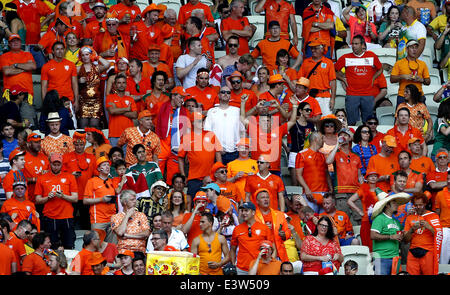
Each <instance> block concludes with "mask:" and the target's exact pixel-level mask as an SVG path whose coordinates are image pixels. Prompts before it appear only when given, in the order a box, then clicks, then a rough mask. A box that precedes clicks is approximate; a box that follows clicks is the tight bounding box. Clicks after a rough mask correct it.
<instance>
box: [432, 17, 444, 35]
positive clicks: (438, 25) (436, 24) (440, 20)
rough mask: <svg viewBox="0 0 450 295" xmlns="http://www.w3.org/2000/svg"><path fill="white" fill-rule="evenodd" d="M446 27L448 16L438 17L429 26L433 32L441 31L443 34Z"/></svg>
mask: <svg viewBox="0 0 450 295" xmlns="http://www.w3.org/2000/svg"><path fill="white" fill-rule="evenodd" d="M446 25H447V16H446V15H445V14H441V15H438V16H437V17H436V18H435V19H433V20H432V21H431V23H430V24H429V26H430V27H432V28H433V30H436V31H439V33H442V32H443V31H444V29H445V26H446Z"/></svg>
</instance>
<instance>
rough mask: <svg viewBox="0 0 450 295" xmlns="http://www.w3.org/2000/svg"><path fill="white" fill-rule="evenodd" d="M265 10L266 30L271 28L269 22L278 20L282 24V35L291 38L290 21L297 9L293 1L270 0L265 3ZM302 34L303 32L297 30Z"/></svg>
mask: <svg viewBox="0 0 450 295" xmlns="http://www.w3.org/2000/svg"><path fill="white" fill-rule="evenodd" d="M263 8H264V11H265V12H266V25H267V28H266V31H268V30H269V23H270V22H271V21H273V20H276V21H278V22H279V24H280V30H281V33H280V36H281V37H282V38H284V39H288V40H289V23H290V16H291V15H295V9H294V6H293V5H292V3H290V2H287V1H284V0H282V1H280V2H278V1H276V0H269V1H266V3H265V4H264V7H263ZM297 34H301V32H297Z"/></svg>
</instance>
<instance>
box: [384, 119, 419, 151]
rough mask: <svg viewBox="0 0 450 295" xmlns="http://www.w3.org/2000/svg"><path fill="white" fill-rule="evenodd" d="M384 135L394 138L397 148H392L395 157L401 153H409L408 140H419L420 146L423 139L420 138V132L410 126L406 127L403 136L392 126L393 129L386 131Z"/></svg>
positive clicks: (396, 127) (395, 126)
mask: <svg viewBox="0 0 450 295" xmlns="http://www.w3.org/2000/svg"><path fill="white" fill-rule="evenodd" d="M386 135H392V136H394V137H395V140H396V142H397V147H395V148H394V155H395V156H398V154H399V153H400V152H401V151H408V152H411V151H410V150H409V145H408V140H410V139H411V138H413V137H415V138H418V139H420V143H421V144H422V143H423V142H424V139H423V136H422V131H420V130H419V129H417V128H414V127H412V126H411V125H408V129H407V130H406V132H405V134H402V133H401V132H400V131H399V130H398V126H397V125H394V127H393V128H392V129H389V130H388V132H387V133H386Z"/></svg>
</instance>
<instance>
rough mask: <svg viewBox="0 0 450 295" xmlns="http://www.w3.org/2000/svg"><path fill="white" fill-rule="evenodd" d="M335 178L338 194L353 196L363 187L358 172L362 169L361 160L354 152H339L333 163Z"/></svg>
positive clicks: (335, 189) (335, 187) (335, 188)
mask: <svg viewBox="0 0 450 295" xmlns="http://www.w3.org/2000/svg"><path fill="white" fill-rule="evenodd" d="M333 167H334V171H335V178H334V183H333V185H334V191H335V192H336V193H338V194H350V193H351V194H353V193H355V192H356V191H357V190H358V188H359V186H360V185H361V184H360V183H359V180H358V172H359V171H360V169H361V168H362V165H361V159H360V158H359V156H358V155H356V154H355V153H353V152H351V151H350V152H349V153H348V154H347V153H345V152H343V151H341V150H339V151H338V152H337V153H336V156H335V157H334V163H333Z"/></svg>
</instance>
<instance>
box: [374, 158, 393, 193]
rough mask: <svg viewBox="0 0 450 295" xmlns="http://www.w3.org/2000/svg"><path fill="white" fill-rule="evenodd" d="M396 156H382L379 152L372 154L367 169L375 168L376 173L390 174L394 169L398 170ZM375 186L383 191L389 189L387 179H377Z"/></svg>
mask: <svg viewBox="0 0 450 295" xmlns="http://www.w3.org/2000/svg"><path fill="white" fill-rule="evenodd" d="M399 169H400V166H399V165H398V160H397V157H396V156H395V155H394V154H391V155H390V156H389V157H387V158H386V157H383V156H381V154H376V155H375V156H372V157H371V158H370V160H369V165H367V171H370V170H375V171H376V172H377V173H378V175H380V176H382V175H392V173H394V172H395V171H397V170H399ZM377 187H379V188H380V189H382V190H383V191H384V192H388V191H390V190H391V186H390V182H389V181H379V182H377Z"/></svg>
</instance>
